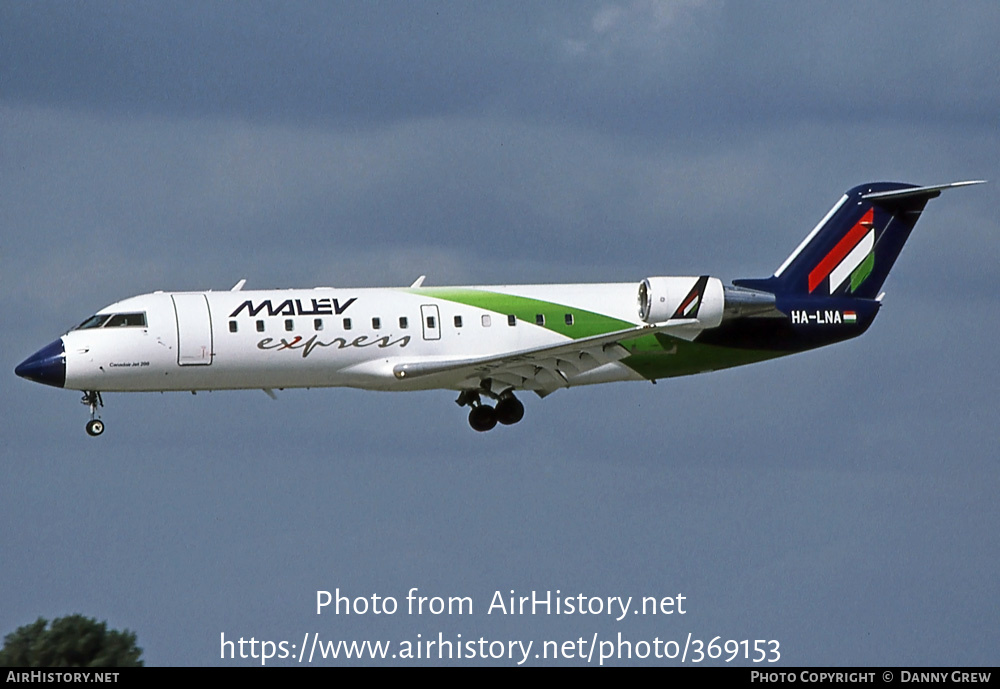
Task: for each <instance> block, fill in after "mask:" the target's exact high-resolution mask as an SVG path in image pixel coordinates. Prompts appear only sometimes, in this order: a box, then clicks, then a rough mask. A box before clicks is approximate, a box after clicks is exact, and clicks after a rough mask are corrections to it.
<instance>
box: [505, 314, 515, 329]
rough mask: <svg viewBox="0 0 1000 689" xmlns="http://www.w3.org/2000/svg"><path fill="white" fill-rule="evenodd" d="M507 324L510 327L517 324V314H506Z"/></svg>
mask: <svg viewBox="0 0 1000 689" xmlns="http://www.w3.org/2000/svg"><path fill="white" fill-rule="evenodd" d="M507 325H509V326H512V327H513V326H515V325H517V316H515V315H514V314H509V315H508V316H507Z"/></svg>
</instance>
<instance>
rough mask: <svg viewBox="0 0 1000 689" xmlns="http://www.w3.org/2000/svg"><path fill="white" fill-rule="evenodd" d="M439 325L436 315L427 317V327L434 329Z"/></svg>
mask: <svg viewBox="0 0 1000 689" xmlns="http://www.w3.org/2000/svg"><path fill="white" fill-rule="evenodd" d="M436 327H437V319H436V318H434V316H428V317H427V328H428V330H434V328H436Z"/></svg>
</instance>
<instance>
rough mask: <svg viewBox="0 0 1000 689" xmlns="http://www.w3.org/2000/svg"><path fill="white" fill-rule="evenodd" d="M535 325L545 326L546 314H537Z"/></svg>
mask: <svg viewBox="0 0 1000 689" xmlns="http://www.w3.org/2000/svg"><path fill="white" fill-rule="evenodd" d="M535 325H545V314H544V313H536V314H535Z"/></svg>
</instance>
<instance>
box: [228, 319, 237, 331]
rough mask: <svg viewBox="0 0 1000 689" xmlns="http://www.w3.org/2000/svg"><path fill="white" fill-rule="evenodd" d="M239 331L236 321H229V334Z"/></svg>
mask: <svg viewBox="0 0 1000 689" xmlns="http://www.w3.org/2000/svg"><path fill="white" fill-rule="evenodd" d="M238 329H239V326H238V325H237V324H236V321H229V332H231V333H234V332H236V331H237V330H238Z"/></svg>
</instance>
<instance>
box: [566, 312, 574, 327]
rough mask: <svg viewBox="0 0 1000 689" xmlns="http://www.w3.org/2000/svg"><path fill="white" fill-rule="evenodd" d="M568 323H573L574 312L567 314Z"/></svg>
mask: <svg viewBox="0 0 1000 689" xmlns="http://www.w3.org/2000/svg"><path fill="white" fill-rule="evenodd" d="M566 325H573V314H571V313H567V314H566Z"/></svg>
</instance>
